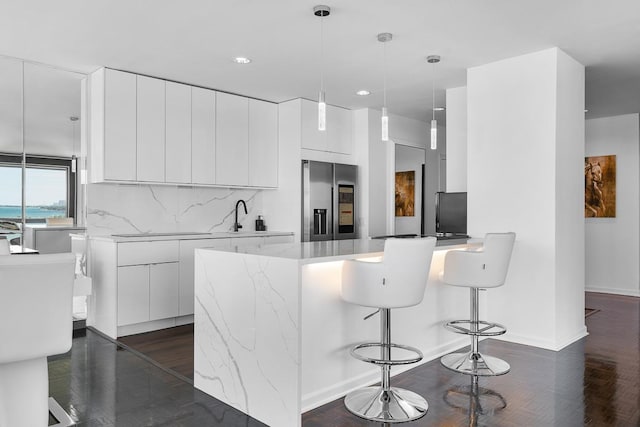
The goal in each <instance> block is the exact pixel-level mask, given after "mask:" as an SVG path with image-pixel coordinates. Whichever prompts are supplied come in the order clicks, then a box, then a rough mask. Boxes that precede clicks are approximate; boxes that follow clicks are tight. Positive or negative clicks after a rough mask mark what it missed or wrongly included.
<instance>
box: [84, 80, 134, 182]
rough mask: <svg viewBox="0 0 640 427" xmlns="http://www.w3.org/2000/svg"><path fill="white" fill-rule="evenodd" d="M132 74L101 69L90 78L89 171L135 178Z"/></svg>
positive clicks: (114, 177)
mask: <svg viewBox="0 0 640 427" xmlns="http://www.w3.org/2000/svg"><path fill="white" fill-rule="evenodd" d="M136 86H137V81H136V75H135V74H129V73H123V72H120V71H115V70H110V69H104V68H103V69H101V70H98V71H96V73H95V74H94V75H93V76H92V79H91V88H92V98H91V106H92V109H91V110H92V111H91V123H92V132H91V140H92V147H93V148H94V150H93V151H92V153H93V152H96V153H98V154H102V155H98V156H96V157H95V158H93V159H92V160H95V162H92V173H99V174H102V175H103V177H104V179H106V180H117V181H135V180H136Z"/></svg>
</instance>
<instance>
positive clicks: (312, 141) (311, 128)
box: [301, 99, 331, 151]
mask: <svg viewBox="0 0 640 427" xmlns="http://www.w3.org/2000/svg"><path fill="white" fill-rule="evenodd" d="M327 107H329V106H327ZM301 115H302V148H306V149H309V150H320V151H326V150H327V132H328V129H329V128H330V125H331V122H330V121H329V117H328V114H327V130H325V131H319V130H318V103H317V102H313V101H309V100H307V99H303V100H302V114H301Z"/></svg>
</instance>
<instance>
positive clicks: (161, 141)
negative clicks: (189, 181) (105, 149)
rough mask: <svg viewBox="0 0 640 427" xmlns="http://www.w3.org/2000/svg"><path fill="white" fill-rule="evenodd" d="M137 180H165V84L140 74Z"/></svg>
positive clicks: (162, 81)
mask: <svg viewBox="0 0 640 427" xmlns="http://www.w3.org/2000/svg"><path fill="white" fill-rule="evenodd" d="M137 113H138V120H137V135H138V138H137V148H138V149H137V167H138V171H137V172H138V173H137V177H136V178H137V180H138V181H143V182H164V166H165V165H164V159H165V84H164V80H159V79H153V78H151V77H144V76H138V101H137Z"/></svg>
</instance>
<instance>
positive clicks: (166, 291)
mask: <svg viewBox="0 0 640 427" xmlns="http://www.w3.org/2000/svg"><path fill="white" fill-rule="evenodd" d="M117 270H118V272H117V281H118V283H117V300H118V305H117V316H118V317H117V325H118V326H126V325H131V324H136V323H143V322H148V321H152V320H158V319H165V318H170V317H176V316H178V288H179V242H178V241H177V240H174V241H156V242H130V243H117Z"/></svg>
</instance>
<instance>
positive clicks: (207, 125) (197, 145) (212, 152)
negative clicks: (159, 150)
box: [191, 87, 216, 185]
mask: <svg viewBox="0 0 640 427" xmlns="http://www.w3.org/2000/svg"><path fill="white" fill-rule="evenodd" d="M215 165H216V92H215V91H213V90H210V89H202V88H199V87H192V88H191V182H192V183H193V184H205V185H206V184H210V185H213V184H215V183H216V168H215Z"/></svg>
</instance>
